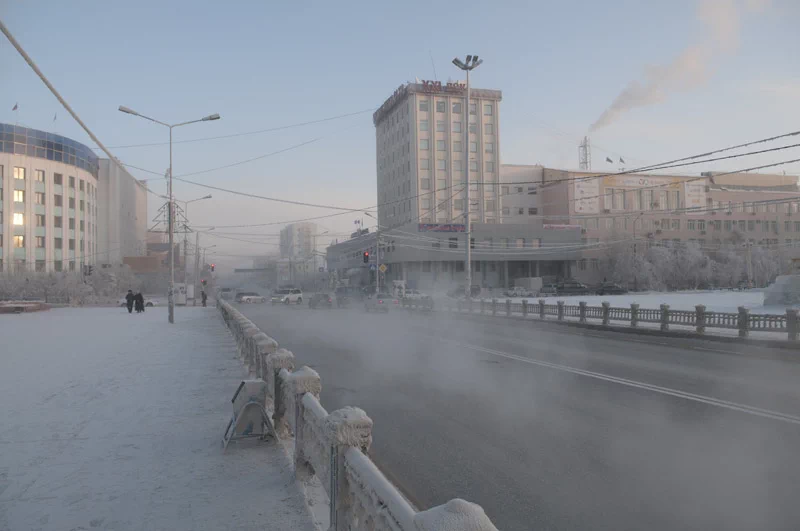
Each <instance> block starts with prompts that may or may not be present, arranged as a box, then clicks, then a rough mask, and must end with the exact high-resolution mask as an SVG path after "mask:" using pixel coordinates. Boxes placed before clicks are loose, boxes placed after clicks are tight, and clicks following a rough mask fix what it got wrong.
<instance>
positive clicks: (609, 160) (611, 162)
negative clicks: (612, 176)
mask: <svg viewBox="0 0 800 531" xmlns="http://www.w3.org/2000/svg"><path fill="white" fill-rule="evenodd" d="M606 162H608V163H609V164H614V161H613V160H611V157H606Z"/></svg>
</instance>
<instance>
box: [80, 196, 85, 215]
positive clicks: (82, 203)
mask: <svg viewBox="0 0 800 531" xmlns="http://www.w3.org/2000/svg"><path fill="white" fill-rule="evenodd" d="M83 206H84V201H83V199H81V201H80V207H81V208H80V210H81V212H83Z"/></svg>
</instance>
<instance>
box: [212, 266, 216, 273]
mask: <svg viewBox="0 0 800 531" xmlns="http://www.w3.org/2000/svg"><path fill="white" fill-rule="evenodd" d="M215 267H217V266H216V265H214V264H211V272H212V273H213V272H214V268H215Z"/></svg>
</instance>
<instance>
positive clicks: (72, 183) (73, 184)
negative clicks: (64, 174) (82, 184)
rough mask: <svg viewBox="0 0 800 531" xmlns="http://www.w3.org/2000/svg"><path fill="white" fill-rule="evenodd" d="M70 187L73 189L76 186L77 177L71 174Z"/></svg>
mask: <svg viewBox="0 0 800 531" xmlns="http://www.w3.org/2000/svg"><path fill="white" fill-rule="evenodd" d="M69 187H70V188H72V189H74V188H75V177H71V176H70V178H69Z"/></svg>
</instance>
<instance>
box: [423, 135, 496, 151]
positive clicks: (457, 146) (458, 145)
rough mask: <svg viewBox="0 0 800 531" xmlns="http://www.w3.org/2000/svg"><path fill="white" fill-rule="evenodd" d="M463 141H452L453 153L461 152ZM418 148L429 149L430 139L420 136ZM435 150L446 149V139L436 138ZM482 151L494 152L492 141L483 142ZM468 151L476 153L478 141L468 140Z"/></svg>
mask: <svg viewBox="0 0 800 531" xmlns="http://www.w3.org/2000/svg"><path fill="white" fill-rule="evenodd" d="M463 145H464V144H463V142H461V141H460V140H454V141H453V151H454V152H455V153H461V150H462V148H463ZM419 149H420V151H429V150H430V140H428V139H427V138H421V139H420V141H419ZM436 151H447V141H446V140H437V141H436ZM483 151H484V153H494V142H485V143H484V144H483ZM469 152H470V153H477V152H478V143H477V142H470V143H469Z"/></svg>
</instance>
